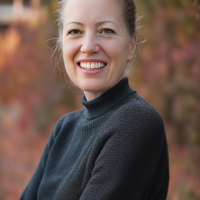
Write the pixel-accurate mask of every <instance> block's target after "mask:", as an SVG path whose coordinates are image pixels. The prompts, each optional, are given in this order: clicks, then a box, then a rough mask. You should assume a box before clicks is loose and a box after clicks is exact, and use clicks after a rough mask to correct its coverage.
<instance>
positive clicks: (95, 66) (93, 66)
mask: <svg viewBox="0 0 200 200" xmlns="http://www.w3.org/2000/svg"><path fill="white" fill-rule="evenodd" d="M79 65H80V67H81V68H83V69H87V70H96V69H100V68H103V67H105V66H106V63H101V62H80V63H79Z"/></svg>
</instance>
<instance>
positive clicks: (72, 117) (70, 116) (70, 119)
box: [53, 109, 84, 137]
mask: <svg viewBox="0 0 200 200" xmlns="http://www.w3.org/2000/svg"><path fill="white" fill-rule="evenodd" d="M83 112H84V109H82V110H78V111H74V112H71V113H67V114H65V115H64V116H62V117H61V118H60V119H59V120H58V121H57V122H56V125H55V127H54V130H53V132H54V135H55V137H56V136H57V135H58V133H59V132H60V131H62V130H63V129H66V128H68V127H72V126H75V125H76V124H77V122H78V121H79V120H78V119H80V118H81V117H82V116H83Z"/></svg>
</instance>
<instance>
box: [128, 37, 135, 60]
mask: <svg viewBox="0 0 200 200" xmlns="http://www.w3.org/2000/svg"><path fill="white" fill-rule="evenodd" d="M136 45H137V36H136V35H134V36H133V37H132V38H131V40H130V45H129V54H128V61H130V60H132V59H133V57H134V56H135V50H136Z"/></svg>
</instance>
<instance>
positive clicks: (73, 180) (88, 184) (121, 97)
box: [20, 78, 169, 200]
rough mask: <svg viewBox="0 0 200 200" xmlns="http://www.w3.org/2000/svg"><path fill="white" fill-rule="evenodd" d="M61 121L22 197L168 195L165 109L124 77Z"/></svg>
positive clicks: (119, 199)
mask: <svg viewBox="0 0 200 200" xmlns="http://www.w3.org/2000/svg"><path fill="white" fill-rule="evenodd" d="M82 103H83V105H84V106H85V108H84V109H82V110H80V111H76V112H72V113H69V114H67V115H65V116H63V117H62V118H61V119H60V120H59V121H58V122H57V124H56V126H55V128H54V130H53V132H52V133H51V135H50V138H49V140H48V142H47V145H46V147H45V149H44V152H43V155H42V158H41V160H40V163H39V165H38V167H37V169H36V171H35V174H34V175H33V177H32V179H31V180H30V182H29V184H28V185H27V187H26V189H25V190H24V192H23V194H22V196H21V198H20V200H36V199H37V200H78V199H80V200H165V199H166V196H167V190H168V182H169V168H168V152H167V142H166V136H165V130H164V126H163V121H162V118H161V116H160V114H159V113H158V112H157V111H156V110H155V108H153V107H152V106H151V105H149V104H148V103H147V102H145V101H144V100H143V99H142V98H141V97H140V96H139V95H138V94H137V93H136V92H135V91H134V90H132V89H131V88H130V87H129V85H128V79H127V78H123V79H122V80H121V81H120V82H119V83H118V84H117V85H115V86H114V87H113V88H112V89H110V90H108V91H107V92H105V93H104V94H103V95H101V96H100V97H98V98H96V99H94V100H92V101H87V100H86V98H85V96H84V95H83V98H82Z"/></svg>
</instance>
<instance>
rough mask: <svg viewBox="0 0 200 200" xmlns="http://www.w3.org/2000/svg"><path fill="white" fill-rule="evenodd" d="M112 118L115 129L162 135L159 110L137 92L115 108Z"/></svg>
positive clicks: (130, 132)
mask: <svg viewBox="0 0 200 200" xmlns="http://www.w3.org/2000/svg"><path fill="white" fill-rule="evenodd" d="M113 120H114V121H115V124H116V126H117V129H118V130H119V129H122V130H126V132H127V134H134V135H135V134H138V135H140V136H142V135H143V136H145V137H163V134H164V123H163V120H162V117H161V115H160V114H159V112H158V111H157V110H156V109H155V108H154V107H153V106H152V105H150V104H149V103H147V102H146V101H145V100H144V99H142V98H141V97H140V96H139V95H138V94H137V93H134V94H133V95H130V96H129V97H128V99H127V100H125V101H124V103H123V104H122V105H121V106H120V107H119V108H118V109H117V110H116V112H115V113H114V115H113Z"/></svg>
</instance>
